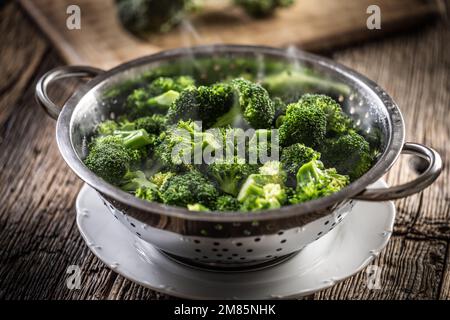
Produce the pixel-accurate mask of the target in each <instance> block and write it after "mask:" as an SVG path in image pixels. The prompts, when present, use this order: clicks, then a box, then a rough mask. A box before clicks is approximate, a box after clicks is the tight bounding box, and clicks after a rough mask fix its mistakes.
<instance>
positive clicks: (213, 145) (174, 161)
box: [156, 120, 222, 171]
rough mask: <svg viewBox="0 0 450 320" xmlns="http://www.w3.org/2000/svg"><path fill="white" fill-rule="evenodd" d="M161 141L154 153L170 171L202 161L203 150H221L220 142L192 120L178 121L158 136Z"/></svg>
mask: <svg viewBox="0 0 450 320" xmlns="http://www.w3.org/2000/svg"><path fill="white" fill-rule="evenodd" d="M159 139H160V141H161V143H160V144H159V145H158V146H157V148H156V155H157V156H158V159H159V160H160V161H161V163H162V164H163V166H164V167H165V168H167V169H169V170H171V171H179V170H180V169H183V168H184V167H186V165H187V166H188V167H191V165H193V164H202V163H203V151H204V150H205V148H206V147H208V148H209V149H210V150H221V148H222V143H221V141H220V139H216V137H215V136H214V134H212V133H210V132H202V131H201V130H200V128H199V126H197V124H196V123H195V122H193V121H183V120H181V121H179V122H178V123H177V125H176V126H173V127H172V128H170V129H169V130H168V131H167V133H162V134H161V136H160V138H159Z"/></svg>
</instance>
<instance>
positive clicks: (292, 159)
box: [280, 143, 320, 176]
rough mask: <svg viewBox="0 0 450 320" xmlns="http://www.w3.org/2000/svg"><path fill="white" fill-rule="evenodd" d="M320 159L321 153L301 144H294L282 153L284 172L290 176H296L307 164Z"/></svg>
mask: <svg viewBox="0 0 450 320" xmlns="http://www.w3.org/2000/svg"><path fill="white" fill-rule="evenodd" d="M319 158H320V153H319V152H317V151H314V150H313V149H311V148H309V147H307V146H305V145H304V144H301V143H296V144H293V145H291V146H289V147H286V148H283V151H282V152H281V158H280V160H281V163H282V164H283V168H284V170H285V171H286V172H287V173H288V174H289V175H293V176H295V175H296V174H297V172H298V169H300V167H301V166H303V165H304V164H305V163H307V162H309V161H311V160H316V159H319Z"/></svg>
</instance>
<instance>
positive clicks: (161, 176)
mask: <svg viewBox="0 0 450 320" xmlns="http://www.w3.org/2000/svg"><path fill="white" fill-rule="evenodd" d="M174 175H175V173H173V172H157V173H155V174H154V175H153V176H152V177H151V178H150V182H152V183H153V184H155V185H156V186H157V187H158V188H161V186H162V185H163V184H164V182H166V180H167V179H169V178H171V177H173V176H174Z"/></svg>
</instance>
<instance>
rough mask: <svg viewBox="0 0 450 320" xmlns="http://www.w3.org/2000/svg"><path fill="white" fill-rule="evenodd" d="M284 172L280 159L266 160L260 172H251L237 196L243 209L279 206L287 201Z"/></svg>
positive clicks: (252, 209)
mask: <svg viewBox="0 0 450 320" xmlns="http://www.w3.org/2000/svg"><path fill="white" fill-rule="evenodd" d="M285 180H286V172H284V170H283V168H282V165H281V163H280V162H279V161H269V162H266V163H265V164H264V165H263V166H262V167H261V168H259V173H258V174H251V175H250V176H249V177H248V178H247V180H246V181H245V183H244V184H243V185H242V188H241V190H240V191H239V194H238V196H237V200H238V201H239V202H241V204H242V206H241V209H242V210H243V211H256V210H262V209H274V208H279V207H281V206H282V205H283V203H284V202H285V201H286V188H285V186H284V182H285Z"/></svg>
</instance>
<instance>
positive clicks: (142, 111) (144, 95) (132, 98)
mask: <svg viewBox="0 0 450 320" xmlns="http://www.w3.org/2000/svg"><path fill="white" fill-rule="evenodd" d="M179 96H180V93H178V91H174V90H169V91H167V92H164V93H162V94H160V95H158V96H151V95H150V93H149V91H148V90H147V89H145V88H139V89H135V90H134V91H133V92H132V93H131V94H130V95H129V96H128V97H127V102H126V107H127V108H128V110H129V114H130V115H131V116H132V117H133V118H136V117H142V116H146V115H150V114H154V113H166V112H167V110H168V109H169V107H170V105H171V104H172V103H173V102H174V101H175V100H177V99H178V97H179Z"/></svg>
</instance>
